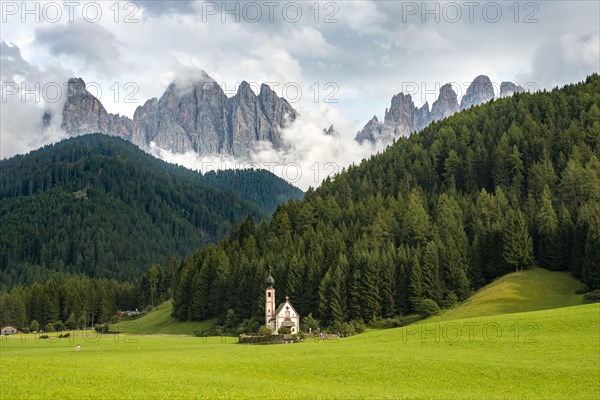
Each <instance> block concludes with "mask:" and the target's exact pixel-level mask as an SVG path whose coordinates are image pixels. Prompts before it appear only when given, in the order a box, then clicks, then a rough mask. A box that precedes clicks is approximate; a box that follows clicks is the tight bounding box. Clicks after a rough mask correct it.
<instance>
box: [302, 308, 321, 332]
mask: <svg viewBox="0 0 600 400" xmlns="http://www.w3.org/2000/svg"><path fill="white" fill-rule="evenodd" d="M301 328H302V330H303V331H304V332H308V331H309V330H310V331H311V332H313V333H314V332H316V331H317V330H318V329H319V320H317V319H314V318H313V316H312V313H310V314H308V315H307V316H306V317H304V318H302V327H301Z"/></svg>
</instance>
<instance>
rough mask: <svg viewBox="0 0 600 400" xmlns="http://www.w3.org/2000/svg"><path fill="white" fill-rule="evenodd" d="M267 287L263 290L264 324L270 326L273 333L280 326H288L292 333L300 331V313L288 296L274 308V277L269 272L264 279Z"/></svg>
mask: <svg viewBox="0 0 600 400" xmlns="http://www.w3.org/2000/svg"><path fill="white" fill-rule="evenodd" d="M266 284H267V289H266V292H265V325H267V326H268V327H269V328H271V331H272V332H273V333H277V332H278V331H279V329H280V328H281V327H286V328H289V329H290V331H291V333H292V334H296V333H299V332H300V314H298V313H297V312H296V310H295V309H294V307H293V306H292V303H290V299H289V297H287V296H286V297H285V301H284V302H283V303H281V304H280V305H279V307H277V308H275V288H274V287H273V285H275V279H273V277H272V276H271V274H269V277H268V278H267V280H266Z"/></svg>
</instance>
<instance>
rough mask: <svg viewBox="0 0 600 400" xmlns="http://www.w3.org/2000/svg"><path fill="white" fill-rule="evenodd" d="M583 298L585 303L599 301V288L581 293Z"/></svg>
mask: <svg viewBox="0 0 600 400" xmlns="http://www.w3.org/2000/svg"><path fill="white" fill-rule="evenodd" d="M583 300H584V301H585V302H586V303H598V302H600V289H597V290H594V291H593V292H588V293H586V294H584V295H583Z"/></svg>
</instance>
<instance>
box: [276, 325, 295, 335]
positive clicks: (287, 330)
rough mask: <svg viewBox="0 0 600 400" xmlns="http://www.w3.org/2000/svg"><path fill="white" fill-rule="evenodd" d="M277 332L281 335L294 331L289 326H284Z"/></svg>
mask: <svg viewBox="0 0 600 400" xmlns="http://www.w3.org/2000/svg"><path fill="white" fill-rule="evenodd" d="M277 333H279V334H280V335H289V334H290V333H292V330H291V329H290V328H288V327H287V326H282V327H281V328H279V330H278V331H277Z"/></svg>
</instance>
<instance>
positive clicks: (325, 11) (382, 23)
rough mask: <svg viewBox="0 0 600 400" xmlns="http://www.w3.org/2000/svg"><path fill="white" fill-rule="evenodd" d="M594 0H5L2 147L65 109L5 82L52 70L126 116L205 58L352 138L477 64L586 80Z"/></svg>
mask: <svg viewBox="0 0 600 400" xmlns="http://www.w3.org/2000/svg"><path fill="white" fill-rule="evenodd" d="M599 4H600V2H598V1H580V2H577V1H533V2H526V1H523V2H515V1H498V2H477V1H475V2H461V1H459V2H427V3H423V2H421V1H419V2H400V1H379V2H375V1H357V2H350V1H331V2H319V3H315V2H312V1H310V2H282V1H271V2H262V1H257V2H227V3H224V2H220V1H219V2H186V1H177V2H176V1H151V2H140V1H133V2H127V3H126V2H122V3H115V2H112V1H102V2H83V1H80V2H77V3H74V5H70V3H69V2H61V1H59V2H28V3H23V2H21V1H15V2H12V1H3V2H2V3H1V6H2V24H1V29H2V31H1V40H2V42H3V43H2V47H1V50H2V60H1V63H2V65H1V66H2V84H3V87H2V89H3V99H2V105H3V111H2V132H1V134H2V138H1V144H2V149H0V151H1V155H2V157H6V156H10V155H12V154H15V153H21V152H24V151H27V150H30V149H31V148H33V147H35V146H37V145H39V144H40V143H43V142H44V140H48V138H47V137H46V138H45V139H41V141H40V140H38V139H39V137H38V136H39V133H38V136H36V137H34V138H32V137H27V133H26V131H27V132H29V131H30V130H31V129H30V128H31V127H27V126H24V127H23V126H21V125H20V124H21V122H22V121H21V119H22V118H25V119H29V120H35V118H26V116H27V115H30V114H31V113H33V112H36V111H37V112H40V110H41V109H42V108H43V107H46V108H48V107H50V108H52V107H54V109H55V110H57V111H58V112H59V113H60V104H58V103H60V102H59V101H57V102H55V103H53V104H50V105H48V104H44V105H43V106H42V104H31V103H32V101H31V99H26V100H27V101H26V102H25V103H22V102H19V105H18V106H19V107H17V105H16V104H15V102H14V101H13V102H12V103H11V101H12V100H14V99H11V98H10V97H11V96H12V97H15V96H16V95H10V92H7V86H6V82H13V81H14V82H19V83H20V82H22V81H24V82H26V85H27V88H31V86H33V85H34V82H39V83H40V85H41V87H42V88H43V87H44V85H46V88H47V89H48V90H49V91H51V89H52V88H53V85H52V84H49V83H50V82H58V83H59V84H63V83H64V82H65V81H66V80H67V79H68V78H69V77H70V76H77V77H81V78H83V79H84V80H85V81H86V82H87V83H92V84H93V88H92V89H90V91H92V93H95V94H97V95H98V97H100V99H101V101H102V103H103V104H104V106H105V107H106V108H107V110H108V111H109V112H113V113H121V114H125V115H127V116H130V117H131V116H132V115H133V112H134V111H135V108H136V107H137V106H138V105H141V104H143V103H144V102H145V101H146V100H147V99H148V98H151V97H160V96H161V94H162V93H163V91H164V90H165V88H166V86H167V85H168V83H169V82H170V81H172V80H173V79H174V78H175V77H176V76H185V74H188V73H189V72H190V71H193V70H194V69H198V68H201V69H203V70H205V71H206V72H207V73H208V74H209V75H210V76H212V77H213V78H214V79H215V80H217V81H218V82H220V83H222V85H223V88H224V90H225V91H226V92H227V93H228V95H233V94H234V93H235V90H236V86H237V84H239V82H241V81H242V80H246V81H248V82H251V83H253V84H255V85H256V86H255V87H256V88H258V86H259V85H260V84H261V83H263V82H267V83H269V84H270V86H272V87H273V89H274V90H275V91H276V92H277V93H278V94H280V95H283V96H285V97H287V98H288V100H289V101H290V102H291V103H292V105H293V106H294V107H295V108H297V109H298V110H299V111H300V113H301V114H302V115H303V116H304V117H305V118H306V121H305V122H304V123H306V124H312V125H314V126H315V127H319V129H320V128H323V127H325V126H328V124H329V123H333V124H334V125H335V127H336V129H337V130H338V131H340V132H341V133H342V135H343V137H344V138H347V139H349V140H351V139H352V138H353V137H354V135H355V134H356V131H357V130H359V129H360V128H361V127H362V126H363V125H364V124H365V123H366V122H367V120H368V119H370V118H371V117H372V116H373V115H374V114H375V115H377V116H378V117H379V118H382V116H383V112H384V110H385V108H386V107H388V106H389V103H390V99H391V97H392V96H393V95H394V94H396V93H398V92H400V91H404V92H405V93H407V92H409V93H412V94H413V98H414V100H415V103H417V104H421V103H423V102H424V101H426V100H427V101H429V104H430V105H431V103H432V102H433V100H434V99H435V97H436V94H435V93H436V92H437V90H438V89H439V87H440V86H441V85H443V84H444V83H446V82H453V83H455V86H456V87H458V88H460V87H462V88H463V90H466V85H467V84H468V82H470V81H472V80H473V78H474V77H475V76H477V75H479V74H485V75H488V76H489V77H490V78H491V80H492V82H494V83H495V84H496V85H497V86H499V84H500V82H501V81H504V80H510V81H514V82H518V83H520V84H521V85H523V86H526V87H528V88H552V87H554V86H556V85H562V84H565V83H569V82H576V81H580V80H583V79H584V78H585V76H586V75H588V74H590V73H592V72H597V71H598V70H599V69H600V66H599V63H600V55H599V48H600V40H599V19H600V9H599ZM24 5H25V6H24ZM24 7H26V8H27V9H24ZM94 91H95V92H94ZM52 94H53V93H46V95H48V96H51V95H52ZM460 95H461V93H460V92H459V97H460ZM30 97H31V96H30ZM136 101H137V103H136ZM34 102H35V101H34ZM40 103H41V102H40ZM16 108H18V109H16ZM17 128H18V129H17ZM38 132H39V131H38ZM46 135H50V136H51V135H52V134H51V133H46ZM17 136H18V137H17ZM305 150H306V149H305ZM339 150H340V149H338V151H339ZM355 150H356V149H352V150H351V151H350V153H351V154H352V155H353V157H356V156H358V154H359V153H360V151H358V150H356V154H355V153H353V152H354V151H355ZM342 152H346V149H345V148H344V149H342ZM326 157H329V158H331V157H335V155H334V154H331V153H330V154H327V155H326ZM340 157H341V156H340ZM311 161H312V160H311ZM314 161H318V162H325V161H324V160H314ZM333 161H335V160H333ZM345 161H347V160H345ZM356 161H358V160H356ZM345 163H347V162H345Z"/></svg>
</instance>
